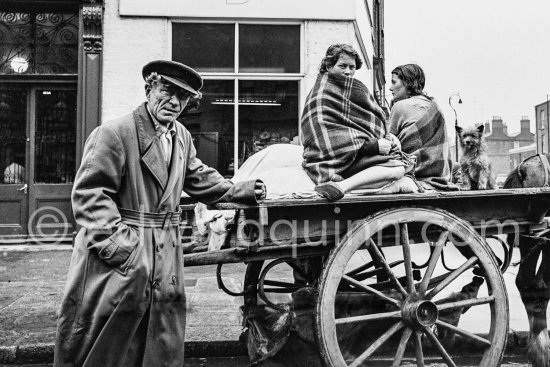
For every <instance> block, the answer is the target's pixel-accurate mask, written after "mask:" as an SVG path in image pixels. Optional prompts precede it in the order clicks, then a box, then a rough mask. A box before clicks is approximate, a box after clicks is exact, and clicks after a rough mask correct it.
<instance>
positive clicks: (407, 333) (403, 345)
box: [392, 328, 413, 367]
mask: <svg viewBox="0 0 550 367" xmlns="http://www.w3.org/2000/svg"><path fill="white" fill-rule="evenodd" d="M412 332H413V330H412V329H411V328H406V329H405V330H404V331H403V335H401V340H400V341H399V348H397V352H396V353H395V358H394V359H393V364H392V367H399V366H401V361H402V360H403V356H404V355H405V349H407V342H408V341H409V338H410V337H411V334H412Z"/></svg>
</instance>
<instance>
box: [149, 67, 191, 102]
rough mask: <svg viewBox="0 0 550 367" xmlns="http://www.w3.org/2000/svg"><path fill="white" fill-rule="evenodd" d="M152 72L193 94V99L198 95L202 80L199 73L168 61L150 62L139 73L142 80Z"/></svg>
mask: <svg viewBox="0 0 550 367" xmlns="http://www.w3.org/2000/svg"><path fill="white" fill-rule="evenodd" d="M153 72H156V73H157V74H158V75H159V76H161V77H162V78H163V79H166V80H167V81H169V82H170V83H172V84H175V85H177V86H178V87H180V88H183V89H185V90H187V91H189V92H191V93H193V95H194V96H195V97H196V96H199V95H200V93H199V90H200V89H201V88H202V78H201V76H200V75H199V73H197V72H196V71H195V70H193V69H191V68H190V67H189V66H187V65H184V64H182V63H179V62H175V61H168V60H155V61H151V62H150V63H148V64H147V65H145V66H144V67H143V70H142V72H141V74H142V75H143V79H145V78H146V77H147V76H149V75H150V74H151V73H153Z"/></svg>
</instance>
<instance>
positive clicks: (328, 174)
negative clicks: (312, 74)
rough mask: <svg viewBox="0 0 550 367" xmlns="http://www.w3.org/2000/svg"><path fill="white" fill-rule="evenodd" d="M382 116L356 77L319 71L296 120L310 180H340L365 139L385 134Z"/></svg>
mask: <svg viewBox="0 0 550 367" xmlns="http://www.w3.org/2000/svg"><path fill="white" fill-rule="evenodd" d="M385 122H386V118H385V115H384V112H383V111H382V109H381V108H380V107H379V106H378V104H377V103H376V102H375V100H374V98H373V96H372V95H371V93H370V92H369V90H368V89H367V87H366V86H365V85H364V84H363V83H361V82H360V81H359V80H357V79H354V78H351V77H347V76H343V75H338V74H332V73H324V74H319V76H318V77H317V80H316V81H315V85H314V86H313V89H312V90H311V92H310V93H309V95H308V96H307V99H306V103H305V106H304V111H303V113H302V120H301V123H300V129H301V136H302V144H303V146H304V155H303V158H304V161H303V163H302V166H303V167H304V169H305V171H306V172H307V174H308V176H309V177H310V178H311V179H312V180H313V182H315V183H317V184H319V183H322V182H326V181H331V180H333V181H338V180H341V174H342V173H343V172H344V171H345V170H346V169H347V168H349V167H350V166H351V165H352V163H353V162H354V161H355V158H356V156H357V152H358V150H359V148H361V146H362V145H363V143H364V142H365V140H366V139H368V138H375V139H379V138H382V137H384V136H385V135H386V126H385Z"/></svg>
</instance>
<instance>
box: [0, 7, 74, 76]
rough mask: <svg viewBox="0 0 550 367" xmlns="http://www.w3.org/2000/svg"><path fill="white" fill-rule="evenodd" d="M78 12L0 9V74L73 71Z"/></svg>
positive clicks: (66, 72)
mask: <svg viewBox="0 0 550 367" xmlns="http://www.w3.org/2000/svg"><path fill="white" fill-rule="evenodd" d="M77 72H78V13H35V12H0V74H16V75H17V74H76V73H77Z"/></svg>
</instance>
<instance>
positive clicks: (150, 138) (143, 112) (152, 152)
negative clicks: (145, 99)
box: [133, 103, 168, 190]
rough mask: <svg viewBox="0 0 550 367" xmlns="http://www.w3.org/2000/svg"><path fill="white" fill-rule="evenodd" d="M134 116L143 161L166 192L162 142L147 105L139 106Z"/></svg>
mask: <svg viewBox="0 0 550 367" xmlns="http://www.w3.org/2000/svg"><path fill="white" fill-rule="evenodd" d="M133 115H134V120H135V122H136V127H137V133H138V139H139V151H140V154H141V161H142V162H143V164H144V165H145V167H147V169H148V170H149V172H151V174H152V175H153V177H155V179H156V180H157V182H158V184H159V185H160V186H161V187H162V189H163V190H166V185H167V183H168V170H167V168H166V163H165V161H164V157H163V154H162V147H161V144H160V140H159V138H158V137H157V136H156V133H155V127H154V125H153V121H151V117H150V116H149V113H148V112H147V107H146V106H145V103H143V104H142V105H141V106H139V107H138V108H137V109H136V110H135V111H134V113H133Z"/></svg>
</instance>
